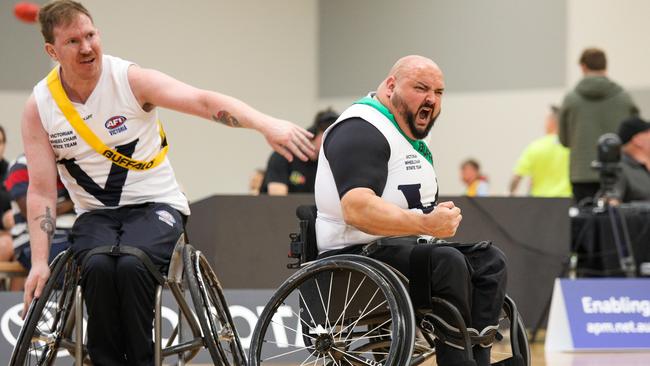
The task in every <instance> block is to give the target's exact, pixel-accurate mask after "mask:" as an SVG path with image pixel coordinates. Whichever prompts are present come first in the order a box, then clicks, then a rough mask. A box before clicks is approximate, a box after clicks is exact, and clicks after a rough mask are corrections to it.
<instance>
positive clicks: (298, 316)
mask: <svg viewBox="0 0 650 366" xmlns="http://www.w3.org/2000/svg"><path fill="white" fill-rule="evenodd" d="M282 305H285V306H287V307H288V308H289V309H291V313H292V314H293V315H294V316H295V317H296V318H298V320H300V322H301V323H303V324H304V325H305V326H307V328H312V326H311V325H309V323H307V322H306V321H305V320H303V319H302V317H301V316H300V315H299V314H297V313H296V312H295V311H293V308H292V307H291V306H289V305H287V304H286V303H284V302H283V303H282ZM310 316H311V315H310ZM312 321H313V322H314V324H316V322H315V321H314V319H313V318H312ZM271 322H272V323H275V322H274V321H273V320H271ZM275 324H277V323H275ZM280 325H281V324H280ZM334 326H336V324H334ZM285 328H286V327H285ZM287 329H289V330H292V331H294V332H296V334H300V333H299V331H297V330H295V329H291V328H287ZM304 335H305V337H309V338H311V339H314V338H313V337H310V336H308V335H307V334H304Z"/></svg>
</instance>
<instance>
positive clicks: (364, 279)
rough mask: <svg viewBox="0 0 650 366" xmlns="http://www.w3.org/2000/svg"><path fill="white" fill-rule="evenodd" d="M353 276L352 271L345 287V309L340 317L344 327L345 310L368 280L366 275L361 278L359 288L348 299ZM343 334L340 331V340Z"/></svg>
mask: <svg viewBox="0 0 650 366" xmlns="http://www.w3.org/2000/svg"><path fill="white" fill-rule="evenodd" d="M351 278H352V273H351V272H350V273H349V274H348V284H347V287H346V289H345V299H344V303H343V304H344V305H343V311H342V312H341V315H340V316H339V318H340V319H341V327H343V324H344V323H345V312H346V310H347V309H348V307H349V306H350V304H352V300H354V298H355V297H356V296H357V293H359V289H360V288H361V286H362V285H363V283H364V282H365V281H366V277H364V278H362V279H361V282H359V285H358V286H357V288H356V289H355V290H354V293H353V294H352V297H351V298H350V301H347V299H348V292H349V289H350V280H351ZM338 321H339V319H337V320H336V323H338ZM342 334H343V332H339V341H340V340H341V338H342V337H343V335H342Z"/></svg>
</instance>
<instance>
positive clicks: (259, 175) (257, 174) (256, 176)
mask: <svg viewBox="0 0 650 366" xmlns="http://www.w3.org/2000/svg"><path fill="white" fill-rule="evenodd" d="M265 173H266V172H265V171H264V169H259V168H258V169H255V171H254V172H253V175H251V179H250V180H249V181H248V194H250V195H253V196H257V195H259V194H260V189H261V188H262V183H264V174H265Z"/></svg>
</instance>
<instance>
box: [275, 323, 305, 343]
mask: <svg viewBox="0 0 650 366" xmlns="http://www.w3.org/2000/svg"><path fill="white" fill-rule="evenodd" d="M271 323H273V324H277V325H279V326H281V327H283V328H285V329H289V330H290V331H292V332H294V333H296V334H300V331H299V330H297V329H293V328H290V327H288V326H286V325H284V324H280V323H278V322H276V321H273V320H271ZM302 335H303V336H305V337H307V338H310V339H312V340H315V339H316V338H314V337H312V336H310V335H308V334H305V333H302Z"/></svg>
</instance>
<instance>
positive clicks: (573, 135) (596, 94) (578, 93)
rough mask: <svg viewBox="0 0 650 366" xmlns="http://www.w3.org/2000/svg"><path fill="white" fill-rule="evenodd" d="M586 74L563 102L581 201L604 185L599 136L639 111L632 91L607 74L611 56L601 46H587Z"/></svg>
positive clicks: (563, 124) (564, 134)
mask: <svg viewBox="0 0 650 366" xmlns="http://www.w3.org/2000/svg"><path fill="white" fill-rule="evenodd" d="M580 68H581V69H582V73H583V75H584V77H583V78H582V80H580V82H578V84H577V85H576V87H575V88H574V89H573V90H572V91H571V92H569V93H568V94H567V95H566V96H565V97H564V101H563V102H562V107H561V109H560V116H559V122H560V124H559V128H560V130H559V137H560V142H561V143H562V145H564V146H566V147H568V148H569V149H570V151H571V158H570V169H569V170H570V180H571V185H572V188H573V197H574V199H575V201H576V202H577V203H580V202H583V201H586V199H587V198H589V197H594V196H595V195H596V193H597V192H598V189H599V188H600V180H599V177H598V172H597V171H595V170H594V169H592V168H591V162H592V161H593V160H595V159H596V146H597V144H598V142H597V141H598V138H599V137H600V136H601V135H603V134H605V133H608V132H613V133H615V132H616V131H617V130H618V126H619V124H620V122H621V121H623V120H624V119H626V118H627V117H630V116H636V115H638V113H639V111H638V108H637V107H636V105H635V104H634V101H633V100H632V98H631V97H630V95H629V94H628V93H627V92H626V91H625V90H623V88H622V87H621V86H620V85H618V84H616V83H615V82H613V81H612V80H610V79H609V78H608V77H607V58H606V56H605V52H604V51H602V50H600V49H598V48H587V49H585V50H584V51H583V52H582V55H581V56H580Z"/></svg>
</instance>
